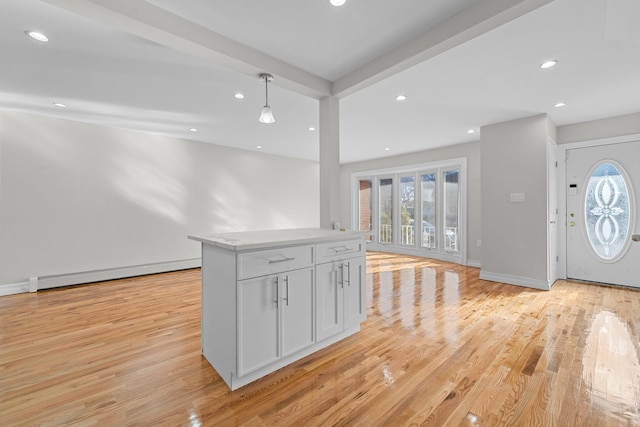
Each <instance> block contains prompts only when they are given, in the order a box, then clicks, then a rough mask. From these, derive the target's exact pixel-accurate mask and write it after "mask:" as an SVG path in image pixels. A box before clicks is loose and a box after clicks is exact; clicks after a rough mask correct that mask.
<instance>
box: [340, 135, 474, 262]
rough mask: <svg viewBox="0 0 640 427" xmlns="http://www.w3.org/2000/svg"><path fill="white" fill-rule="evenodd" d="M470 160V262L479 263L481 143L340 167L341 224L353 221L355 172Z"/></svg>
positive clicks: (468, 208) (468, 224)
mask: <svg viewBox="0 0 640 427" xmlns="http://www.w3.org/2000/svg"><path fill="white" fill-rule="evenodd" d="M463 157H466V158H467V185H468V187H467V263H468V264H471V265H474V264H476V265H477V264H479V262H480V259H481V253H482V252H481V249H482V248H480V247H478V246H477V244H476V243H477V241H478V240H480V239H481V238H482V234H481V223H480V143H479V142H471V143H466V144H459V145H453V146H449V147H443V148H436V149H433V150H425V151H419V152H416V153H410V154H404V155H399V156H392V157H384V158H381V159H376V160H369V161H365V162H358V163H348V164H344V165H342V166H341V168H340V208H341V215H340V223H341V224H345V225H349V224H350V222H351V201H350V200H351V174H352V173H355V172H361V171H367V170H376V169H385V168H392V167H399V166H408V165H416V164H422V163H429V162H436V161H440V160H449V159H455V158H463Z"/></svg>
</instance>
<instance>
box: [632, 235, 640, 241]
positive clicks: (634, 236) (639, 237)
mask: <svg viewBox="0 0 640 427" xmlns="http://www.w3.org/2000/svg"><path fill="white" fill-rule="evenodd" d="M631 240H633V241H634V242H640V234H634V235H633V236H631Z"/></svg>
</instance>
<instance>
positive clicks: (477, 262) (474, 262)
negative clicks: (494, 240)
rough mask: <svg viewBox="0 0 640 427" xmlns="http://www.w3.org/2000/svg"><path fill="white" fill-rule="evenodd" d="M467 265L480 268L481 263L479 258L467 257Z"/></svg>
mask: <svg viewBox="0 0 640 427" xmlns="http://www.w3.org/2000/svg"><path fill="white" fill-rule="evenodd" d="M467 267H477V268H480V267H482V263H481V262H480V260H479V259H469V258H467Z"/></svg>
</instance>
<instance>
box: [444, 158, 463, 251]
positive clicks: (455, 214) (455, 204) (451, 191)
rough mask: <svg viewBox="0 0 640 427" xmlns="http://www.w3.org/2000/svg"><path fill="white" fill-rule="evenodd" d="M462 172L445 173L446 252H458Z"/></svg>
mask: <svg viewBox="0 0 640 427" xmlns="http://www.w3.org/2000/svg"><path fill="white" fill-rule="evenodd" d="M459 178H460V170H459V169H455V170H449V171H445V172H444V200H443V205H444V250H446V251H450V252H458V251H459V248H458V239H459V228H458V218H459V216H460V184H459Z"/></svg>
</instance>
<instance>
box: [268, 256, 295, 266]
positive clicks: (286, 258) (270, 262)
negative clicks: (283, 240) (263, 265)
mask: <svg viewBox="0 0 640 427" xmlns="http://www.w3.org/2000/svg"><path fill="white" fill-rule="evenodd" d="M295 259H296V257H291V258H288V257H285V258H282V259H270V260H269V264H277V263H279V262H286V261H293V260H295Z"/></svg>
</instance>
